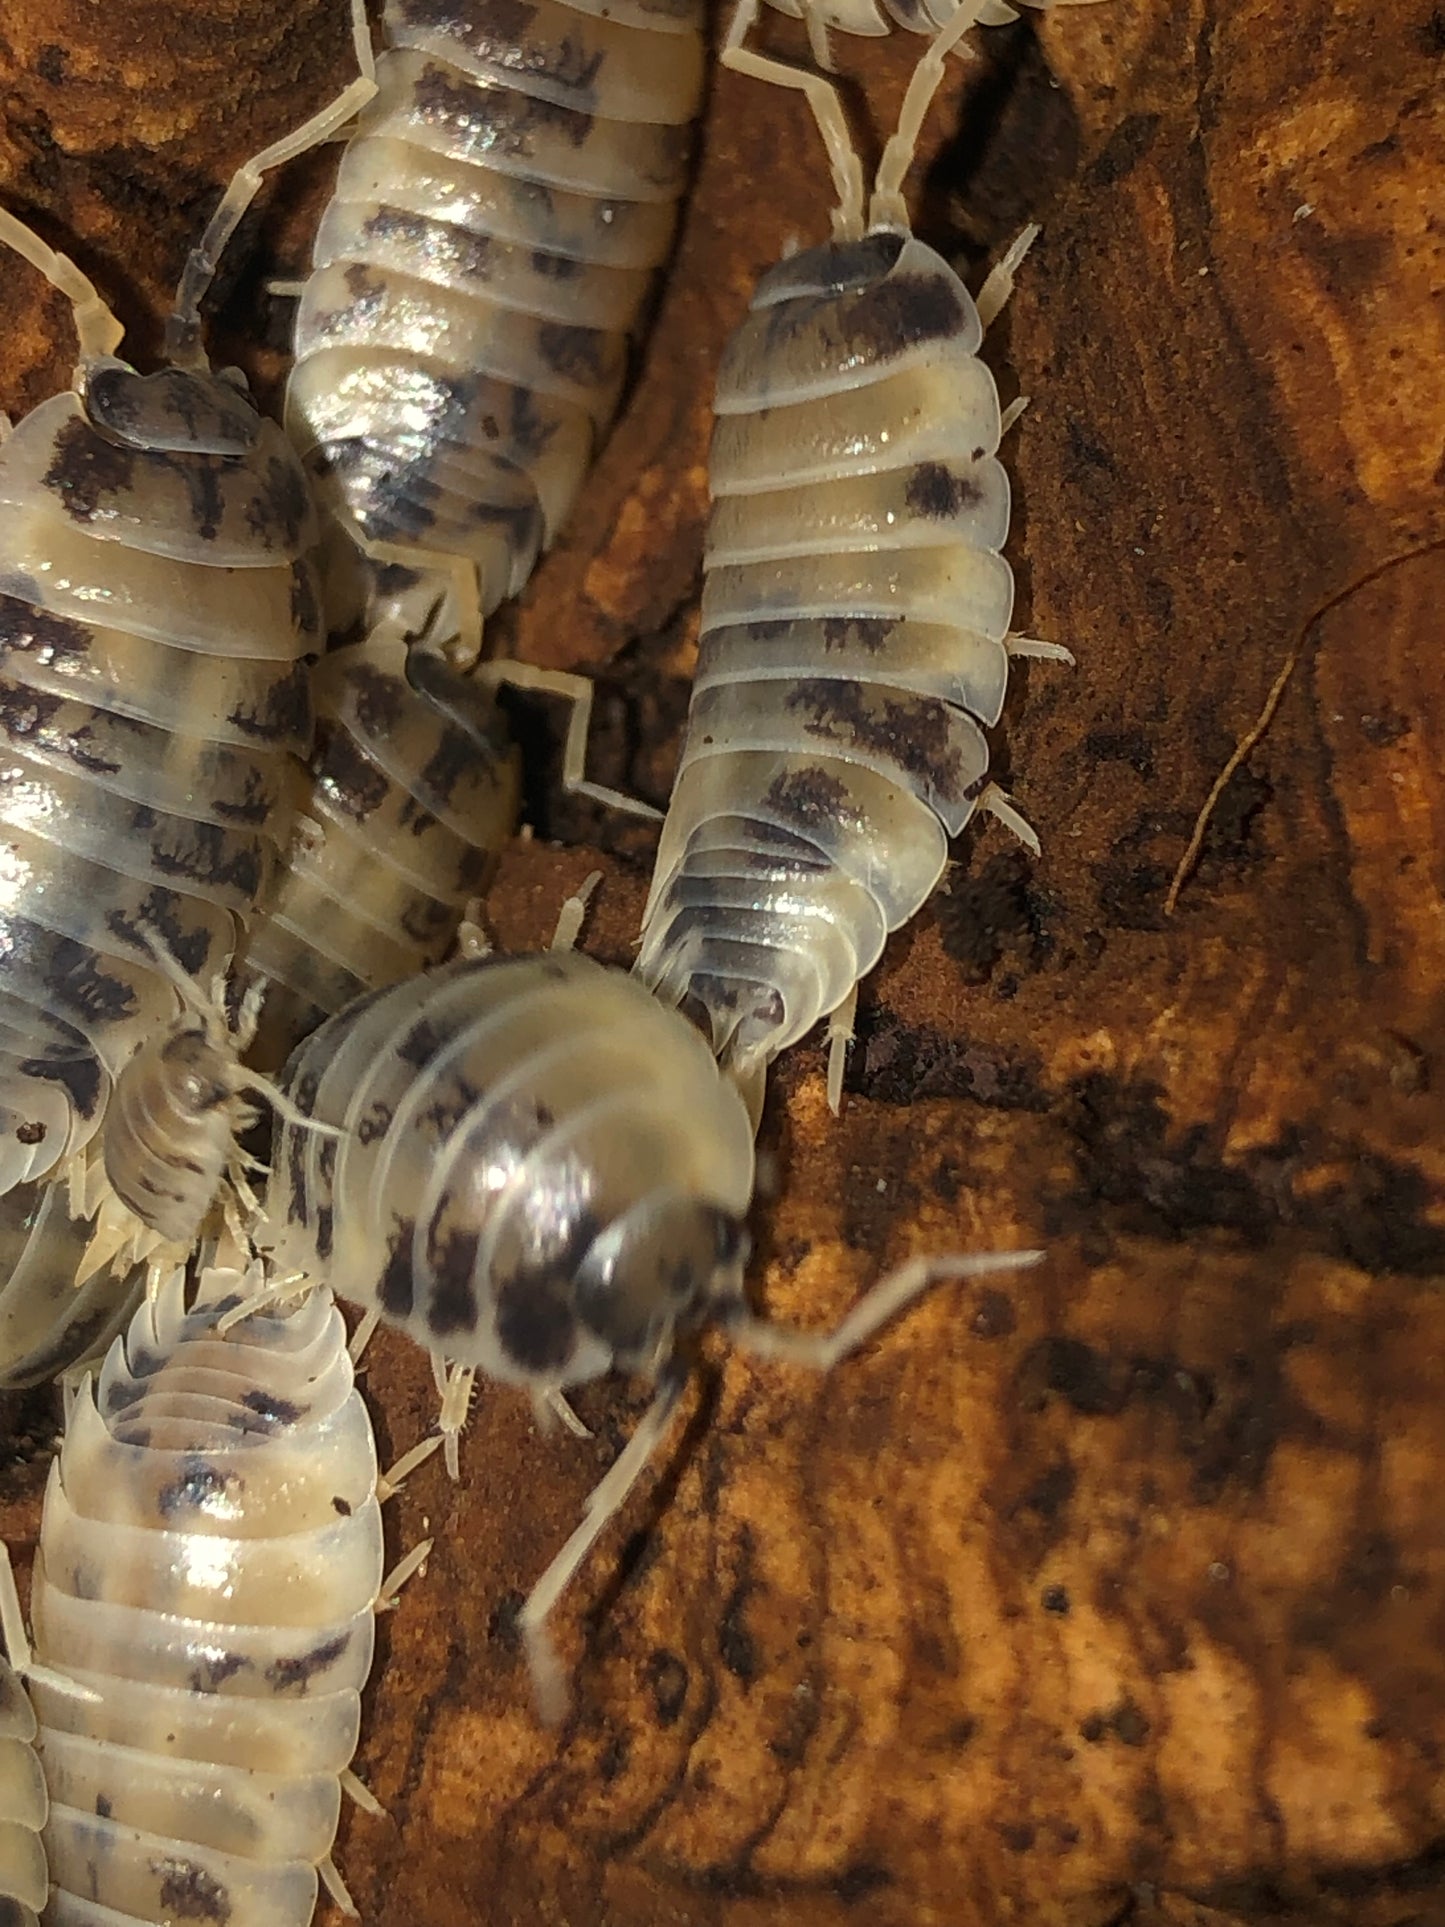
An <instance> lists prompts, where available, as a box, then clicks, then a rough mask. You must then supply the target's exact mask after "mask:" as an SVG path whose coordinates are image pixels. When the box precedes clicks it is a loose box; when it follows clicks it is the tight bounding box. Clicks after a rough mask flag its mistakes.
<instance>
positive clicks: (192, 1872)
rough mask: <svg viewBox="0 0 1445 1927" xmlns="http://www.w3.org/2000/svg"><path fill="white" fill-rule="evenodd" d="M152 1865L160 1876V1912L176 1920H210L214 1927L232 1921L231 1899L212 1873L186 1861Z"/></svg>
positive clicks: (170, 1861)
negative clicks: (167, 1913) (166, 1913)
mask: <svg viewBox="0 0 1445 1927" xmlns="http://www.w3.org/2000/svg"><path fill="white" fill-rule="evenodd" d="M152 1864H153V1865H155V1870H156V1872H157V1873H159V1874H160V1876H161V1889H160V1899H161V1909H162V1911H163V1912H166V1911H168V1912H169V1913H170V1914H171V1915H172V1916H174V1918H175V1919H176V1920H209V1921H212V1922H213V1923H214V1927H226V1922H227V1921H228V1920H229V1919H230V1918H231V1896H230V1893H229V1892H228V1890H227V1889H226V1888H225V1887H223V1886H222V1885H221V1883H220V1881H219V1880H217V1879H216V1878H215V1876H214V1875H213V1874H208V1873H207V1872H206V1871H205V1870H204V1868H202V1867H197V1866H195V1865H194V1864H193V1863H192V1862H191V1861H189V1860H162V1861H160V1862H159V1864H156V1863H154V1862H153V1863H152Z"/></svg>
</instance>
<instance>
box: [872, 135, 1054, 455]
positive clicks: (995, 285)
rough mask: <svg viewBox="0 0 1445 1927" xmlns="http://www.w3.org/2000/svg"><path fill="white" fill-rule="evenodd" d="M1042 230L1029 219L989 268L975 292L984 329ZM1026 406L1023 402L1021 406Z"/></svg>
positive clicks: (1010, 290) (1011, 288)
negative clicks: (981, 284)
mask: <svg viewBox="0 0 1445 1927" xmlns="http://www.w3.org/2000/svg"><path fill="white" fill-rule="evenodd" d="M880 171H881V170H880ZM1042 232H1043V229H1042V228H1041V227H1040V226H1039V224H1038V222H1037V221H1030V222H1029V224H1028V226H1027V227H1026V228H1025V229H1024V230H1023V232H1022V233H1021V234H1019V235H1017V236H1016V237H1015V238H1014V240H1012V241H1011V242H1010V243H1009V245H1008V247H1007V248H1006V249H1005V251H1004V257H1003V259H1002V260H1001V261H996V262H995V263H994V265H993V267H992V268H990V270H989V272H988V277H987V279H986V280H985V282H984V284H983V286H982V287H981V288H980V289H979V291H978V304H977V305H978V318H979V320H980V321H981V322H982V324H983V326H984V328H985V329H987V328H988V327H989V326H990V324H991V323H992V322H994V321H996V320H997V319H998V317H999V315H1000V314H1001V313H1002V311H1003V308H1004V304H1005V303H1006V302H1007V300H1008V298H1009V296H1010V295H1011V294H1012V293H1013V291H1014V277H1015V275H1016V274H1017V273H1018V269H1019V264H1020V262H1021V261H1022V260H1023V258H1024V256H1025V255H1026V254H1027V253H1028V251H1029V249H1030V248H1031V247H1032V246H1033V244H1034V242H1035V241H1037V240H1038V238H1039V236H1040V234H1041V233H1042ZM1027 406H1028V403H1027V402H1025V403H1024V407H1025V408H1026V407H1027ZM1020 412H1022V411H1020ZM1015 419H1017V417H1015Z"/></svg>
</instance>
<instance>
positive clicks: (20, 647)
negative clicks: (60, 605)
mask: <svg viewBox="0 0 1445 1927" xmlns="http://www.w3.org/2000/svg"><path fill="white" fill-rule="evenodd" d="M17 586H18V585H16V584H15V583H14V582H13V579H12V582H11V587H10V591H9V592H8V593H6V594H4V595H0V658H3V657H4V656H6V655H8V654H9V653H10V651H11V650H15V651H17V652H20V653H24V654H26V655H32V656H38V657H39V659H40V661H41V662H43V663H47V664H48V663H51V662H66V661H70V660H73V659H74V658H76V657H79V656H85V655H88V654H89V652H90V630H89V628H88V627H87V626H86V624H85V623H83V622H73V621H72V620H71V619H70V617H69V616H57V615H52V614H50V613H49V611H47V610H45V609H40V608H37V607H36V606H35V600H32V599H31V597H30V596H24V595H17V594H16V593H14V590H15V588H16V587H17ZM29 587H30V590H31V592H32V595H33V597H34V598H35V599H37V600H38V598H39V596H40V594H41V589H40V586H39V584H38V583H30V584H29Z"/></svg>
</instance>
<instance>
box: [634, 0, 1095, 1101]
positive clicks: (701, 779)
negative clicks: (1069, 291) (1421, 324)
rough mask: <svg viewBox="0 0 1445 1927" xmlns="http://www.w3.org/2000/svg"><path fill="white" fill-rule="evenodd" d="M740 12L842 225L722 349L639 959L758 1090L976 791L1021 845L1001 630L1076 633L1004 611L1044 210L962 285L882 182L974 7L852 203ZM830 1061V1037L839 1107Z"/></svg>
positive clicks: (916, 898)
mask: <svg viewBox="0 0 1445 1927" xmlns="http://www.w3.org/2000/svg"><path fill="white" fill-rule="evenodd" d="M754 10H755V8H754V4H753V0H744V4H743V6H741V7H740V8H739V11H738V14H737V16H736V18H735V20H734V24H733V30H732V33H731V34H730V36H729V41H728V47H727V50H726V51H725V53H724V56H723V58H724V60H725V62H727V63H728V64H730V65H733V66H737V67H739V68H740V69H741V70H742V71H744V72H749V73H757V74H760V75H762V76H764V77H766V78H769V79H776V80H779V81H782V82H784V83H785V84H788V85H795V86H801V87H804V88H805V89H806V90H807V91H808V93H809V97H810V99H811V101H812V102H813V105H814V109H815V112H816V113H817V114H818V117H819V120H820V124H821V125H822V126H823V127H824V129H825V132H826V135H827V141H828V148H829V152H830V155H831V156H832V157H833V160H834V166H835V172H836V177H837V184H838V193H839V205H838V210H837V212H836V214H835V216H834V228H835V238H834V240H833V241H832V242H831V243H829V244H828V245H827V246H824V247H819V248H812V249H809V250H807V251H805V252H804V253H801V254H797V255H794V256H793V257H792V258H791V259H790V260H787V261H784V262H782V263H780V264H779V265H778V266H777V267H775V268H773V269H771V270H770V271H769V272H768V273H767V274H765V275H764V276H763V279H762V281H761V282H760V283H759V285H758V288H757V291H756V293H755V294H754V297H753V301H752V306H751V309H750V312H749V314H748V316H747V318H746V319H745V320H744V322H743V324H742V326H741V327H740V328H739V330H738V332H737V333H736V335H735V336H734V337H733V339H732V341H731V342H730V344H729V346H728V348H727V351H726V353H725V355H724V357H723V362H722V367H721V370H720V372H719V376H718V389H717V402H716V410H717V417H718V419H717V423H716V427H715V430H714V436H713V445H712V452H711V460H710V467H709V481H710V485H711V490H712V495H713V508H712V514H711V519H710V521H709V525H708V532H707V544H706V550H705V555H704V568H705V571H706V576H705V586H704V589H703V601H702V632H701V640H700V643H699V653H698V665H697V677H696V681H695V684H694V687H693V695H692V703H691V707H690V709H689V713H688V724H687V731H686V735H685V737H684V740H683V747H682V754H681V760H680V763H679V768H678V775H677V781H676V786H675V788H674V791H673V796H672V802H671V806H670V808H669V810H668V814H667V820H666V823H665V825H664V828H663V833H662V839H661V843H660V845H659V849H658V854H657V865H656V869H655V872H654V876H653V883H652V890H651V894H650V896H649V898H648V903H647V909H646V913H645V918H644V927H643V938H642V947H641V951H640V954H639V958H638V964H637V968H638V970H639V971H640V972H641V974H642V975H643V977H644V978H645V979H646V981H647V982H648V983H649V984H651V985H652V986H654V988H655V989H656V990H657V992H658V994H659V995H660V996H662V997H664V998H665V999H667V1000H669V1001H670V1002H673V1003H680V1004H683V1005H684V1006H685V1007H686V1008H687V1009H688V1010H689V1013H690V1014H692V1015H694V1016H695V1017H696V1018H697V1019H698V1020H699V1021H700V1022H701V1023H702V1024H703V1025H704V1027H705V1028H706V1029H707V1030H708V1032H709V1033H710V1035H711V1038H712V1042H713V1046H714V1049H715V1050H716V1051H717V1052H718V1054H719V1055H720V1056H721V1057H722V1058H723V1060H724V1062H725V1063H726V1064H727V1065H728V1067H729V1069H730V1070H731V1071H732V1072H733V1074H734V1075H735V1076H736V1077H737V1078H738V1080H739V1082H740V1083H741V1084H742V1085H743V1087H744V1088H745V1090H747V1092H748V1094H749V1098H750V1102H751V1103H752V1104H753V1105H754V1107H756V1104H757V1101H758V1097H759V1094H760V1087H761V1078H762V1074H763V1072H764V1070H765V1068H766V1066H767V1064H768V1063H769V1062H770V1061H771V1060H772V1059H773V1058H774V1057H775V1056H776V1055H777V1054H778V1052H779V1051H781V1050H783V1049H785V1048H786V1047H787V1046H788V1045H789V1044H791V1043H793V1042H795V1041H796V1040H797V1039H798V1038H800V1037H801V1036H802V1035H803V1034H804V1033H805V1032H806V1031H808V1030H809V1029H811V1028H812V1026H813V1025H814V1024H815V1023H816V1022H817V1021H818V1019H819V1018H821V1017H826V1016H828V1015H829V1014H830V1013H833V1012H835V1011H838V1010H839V1008H840V1006H841V1007H843V1009H844V1011H851V1000H852V997H853V995H854V994H855V992H856V988H857V985H858V982H859V980H860V979H861V978H862V977H864V976H866V975H867V973H868V972H869V971H870V970H871V969H872V968H873V966H874V964H875V963H876V962H877V961H878V958H879V956H880V954H881V952H882V949H883V944H884V940H885V938H886V936H887V934H888V932H889V931H890V930H895V929H897V928H898V927H899V925H900V924H903V923H905V922H907V920H908V919H909V918H910V917H912V916H913V915H914V913H915V912H916V911H917V910H918V909H919V907H920V906H921V905H922V903H923V902H924V900H925V899H926V898H927V896H928V895H929V893H930V892H931V891H932V889H933V887H934V885H935V884H936V883H937V881H938V879H939V876H940V875H941V874H942V871H943V867H944V864H945V862H946V860H947V855H948V844H949V838H950V837H954V836H957V835H958V833H959V832H960V831H961V830H962V829H963V827H964V825H965V824H966V823H967V822H968V821H969V819H970V817H971V816H972V815H973V814H974V812H975V810H977V809H979V808H980V807H982V808H985V809H989V810H992V811H993V812H994V813H995V814H996V815H998V816H999V817H1001V818H1002V819H1003V820H1004V821H1005V822H1006V823H1007V824H1008V825H1009V826H1010V827H1011V828H1013V829H1014V830H1015V831H1016V832H1017V834H1018V835H1019V836H1020V837H1022V838H1023V840H1024V841H1025V842H1026V843H1028V844H1029V846H1030V847H1031V848H1033V849H1035V850H1036V849H1037V847H1038V846H1037V841H1036V839H1035V838H1034V835H1033V832H1032V831H1031V830H1030V829H1029V827H1028V825H1027V824H1026V823H1025V822H1024V821H1023V819H1022V818H1021V817H1020V816H1019V815H1018V814H1017V812H1016V811H1015V810H1014V809H1013V807H1012V805H1011V804H1010V802H1009V799H1008V798H1007V797H1005V796H1004V795H1003V794H1002V792H1001V791H999V790H998V789H997V788H996V787H995V786H994V785H993V784H991V783H989V782H988V760H989V759H988V744H987V740H986V738H985V736H984V729H985V727H986V726H988V725H990V724H992V723H995V722H997V720H998V717H999V714H1000V712H1001V710H1002V707H1003V700H1004V693H1005V689H1006V686H1007V680H1008V664H1009V657H1010V655H1016V654H1045V655H1052V656H1064V657H1067V651H1063V650H1059V649H1057V648H1055V647H1054V646H1053V645H1050V644H1040V643H1036V642H1032V641H1030V640H1028V639H1026V638H1023V637H1019V636H1015V635H1013V634H1011V632H1010V629H1009V621H1010V616H1011V614H1012V610H1013V576H1012V573H1011V571H1010V569H1009V566H1008V564H1007V562H1005V561H1004V559H1003V556H1002V553H1001V550H1002V548H1003V543H1004V539H1005V537H1006V535H1007V533H1008V523H1009V486H1008V478H1007V476H1006V475H1005V473H1004V470H1003V468H1002V467H1001V465H1000V463H999V461H998V459H997V454H996V451H997V448H998V444H999V438H1000V435H1001V433H1002V431H1003V428H1004V426H1005V425H1006V419H1007V418H1006V417H1005V416H1003V415H1001V413H1000V409H999V401H998V392H997V390H996V388H995V386H994V381H993V377H992V375H991V374H990V373H989V371H988V369H987V367H986V366H985V365H984V363H983V362H982V361H981V360H980V359H979V355H978V349H979V343H980V341H981V338H982V334H983V326H984V323H985V321H986V320H987V319H988V318H989V317H990V316H991V314H992V313H993V312H995V311H996V310H997V308H998V307H999V306H1000V305H1001V303H1002V300H1003V299H1004V298H1005V295H1006V292H1007V288H1008V286H1009V282H1010V275H1011V271H1012V268H1013V266H1014V265H1015V263H1016V262H1017V260H1018V258H1019V256H1020V254H1021V252H1022V248H1023V247H1026V246H1027V245H1028V242H1029V241H1030V240H1031V239H1032V237H1033V233H1034V232H1036V230H1030V231H1029V232H1028V234H1026V235H1025V236H1024V237H1023V241H1022V245H1021V246H1020V245H1018V244H1016V246H1015V248H1014V249H1013V250H1012V251H1011V252H1010V254H1009V256H1008V257H1007V259H1006V260H1005V262H1004V263H1003V264H1002V265H1001V267H1000V268H999V269H998V270H996V271H995V275H994V276H993V277H990V282H989V285H988V286H987V287H986V288H985V290H984V293H983V294H982V296H981V297H980V303H979V306H978V307H975V305H974V302H973V300H972V298H971V297H970V295H969V293H968V291H967V289H966V288H965V287H964V285H963V283H962V282H961V281H960V280H959V278H958V276H957V275H956V274H955V273H954V271H953V269H952V268H950V267H949V265H948V264H947V262H945V261H944V260H943V259H942V258H941V257H940V256H939V255H938V254H936V253H935V252H934V251H933V250H932V249H931V248H928V247H925V246H924V244H923V243H922V242H920V241H918V240H916V239H914V237H913V236H912V234H911V232H910V231H909V226H908V218H907V210H906V208H905V206H904V203H903V200H902V196H901V194H900V193H899V185H900V183H901V181H902V178H903V174H904V172H905V170H906V167H907V165H908V161H909V159H910V157H911V155H912V151H913V146H914V142H915V140H916V137H917V133H918V129H919V126H920V124H921V121H922V118H923V115H924V112H925V111H926V107H927V104H928V101H929V99H930V98H931V95H932V92H933V89H934V87H935V86H936V84H937V80H938V76H939V74H940V73H941V71H942V65H943V58H944V54H945V52H946V51H947V48H948V46H949V45H950V44H951V43H952V41H953V40H954V39H956V38H957V35H958V34H959V33H961V32H962V31H963V28H964V26H965V25H966V24H967V23H968V18H969V17H971V10H970V9H965V11H964V12H963V13H960V14H958V15H956V16H955V18H954V22H953V25H952V26H951V27H950V28H949V29H947V30H945V32H944V33H943V34H942V35H940V36H939V38H938V40H937V41H936V42H935V45H934V46H933V47H931V48H930V49H929V51H928V52H927V54H925V56H924V58H923V60H922V61H921V62H920V65H919V69H918V71H917V73H916V74H915V76H914V80H913V83H912V85H911V87H910V89H909V94H908V98H907V100H906V102H905V105H904V109H903V116H902V119H901V121H900V125H899V130H898V132H897V134H895V136H894V138H893V140H892V141H891V142H890V144H889V147H888V150H887V152H886V153H885V156H884V159H883V163H882V166H881V167H880V169H879V175H878V180H877V183H876V185H875V189H874V193H873V196H872V201H871V204H870V207H869V212H868V219H867V221H866V223H865V220H864V212H863V187H862V177H861V171H860V169H859V166H858V162H857V159H856V157H855V156H854V154H853V153H852V150H851V148H850V146H849V144H848V138H847V130H846V128H845V127H844V125H843V122H842V118H841V113H840V110H839V107H838V102H837V97H836V95H834V93H833V92H832V90H831V88H829V87H828V85H827V84H826V83H825V82H824V81H822V80H821V79H820V78H819V77H818V76H816V75H805V74H803V73H801V72H800V71H799V70H797V69H793V68H787V67H782V66H780V65H778V64H777V63H776V62H773V61H770V60H765V59H763V58H761V57H760V56H759V55H757V54H754V53H751V52H749V51H746V50H744V49H743V47H742V45H741V40H742V35H743V32H744V30H745V29H746V27H747V25H748V24H749V21H750V19H751V17H752V14H753V12H754ZM848 1023H850V1019H845V1026H846V1025H847V1024H848ZM842 1068H843V1066H842V1056H841V1051H839V1052H835V1057H834V1062H833V1064H832V1066H831V1067H830V1096H831V1097H832V1099H833V1101H834V1103H835V1104H836V1102H837V1098H838V1094H839V1092H840V1091H841V1078H842Z"/></svg>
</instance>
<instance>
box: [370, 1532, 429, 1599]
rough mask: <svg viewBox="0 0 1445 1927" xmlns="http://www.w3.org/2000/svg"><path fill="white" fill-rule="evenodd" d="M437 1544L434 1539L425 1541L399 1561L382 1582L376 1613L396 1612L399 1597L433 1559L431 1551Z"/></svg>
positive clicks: (377, 1597) (377, 1596)
mask: <svg viewBox="0 0 1445 1927" xmlns="http://www.w3.org/2000/svg"><path fill="white" fill-rule="evenodd" d="M435 1544H436V1541H435V1540H434V1539H423V1540H422V1541H421V1542H420V1544H418V1545H415V1546H413V1547H412V1549H411V1551H410V1552H408V1553H407V1554H406V1555H405V1556H404V1557H403V1558H401V1559H398V1561H397V1562H396V1564H395V1565H394V1566H393V1567H392V1569H391V1571H390V1572H389V1573H388V1574H387V1575H386V1577H385V1579H383V1580H382V1582H381V1591H380V1592H379V1593H378V1594H377V1595H376V1606H375V1608H374V1610H375V1611H376V1612H379V1613H389V1612H394V1611H395V1610H396V1601H397V1595H398V1594H399V1593H400V1591H401V1589H402V1587H403V1586H404V1585H405V1584H406V1582H407V1580H408V1579H414V1578H415V1577H416V1575H417V1574H418V1573H419V1572H420V1571H421V1569H422V1567H423V1566H424V1565H425V1564H426V1562H427V1560H428V1559H430V1558H431V1549H432V1547H433V1546H434V1545H435Z"/></svg>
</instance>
